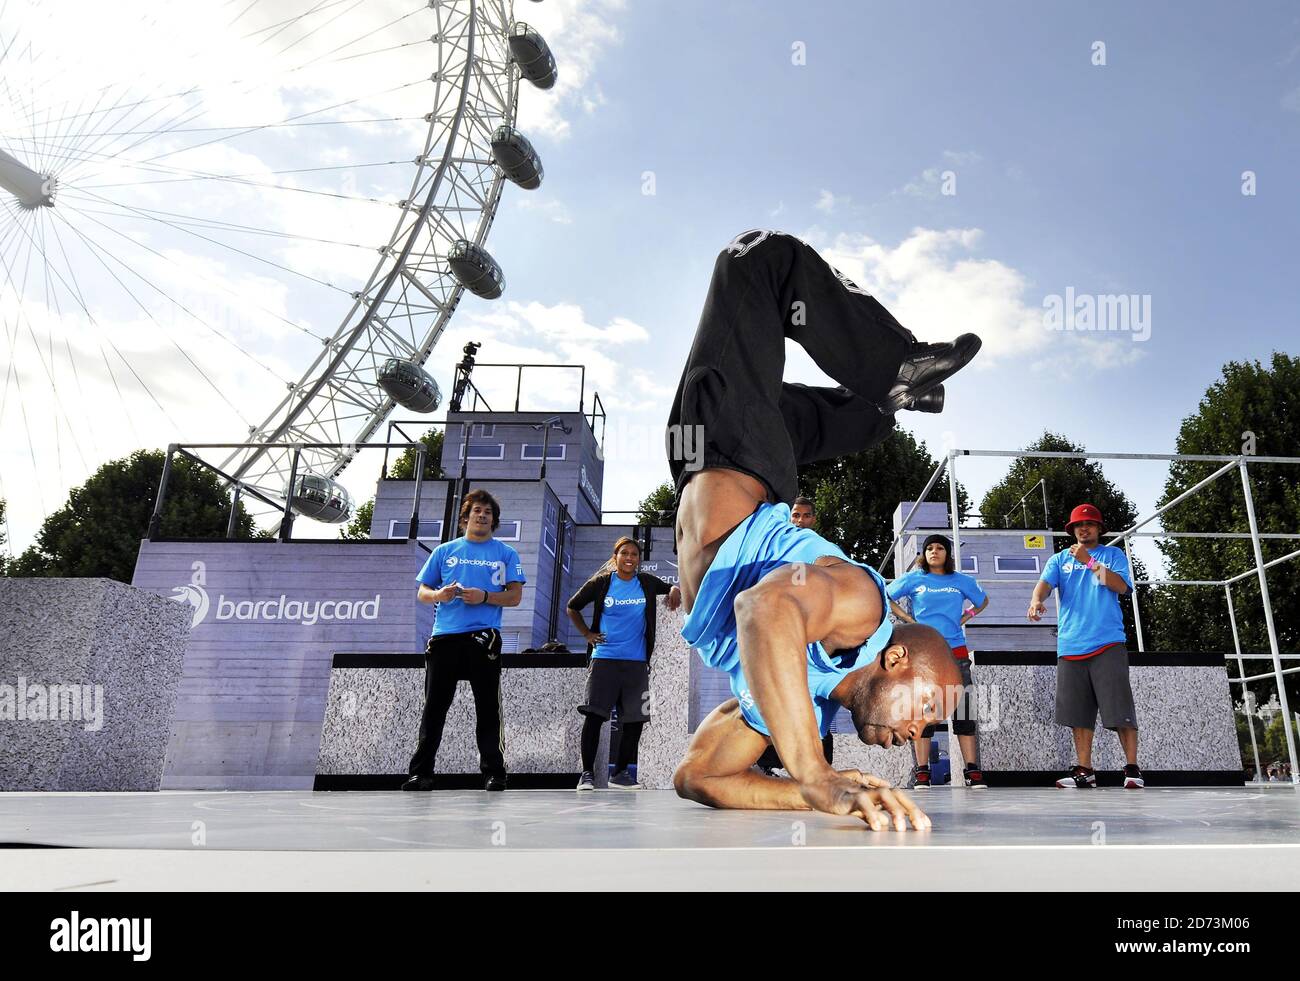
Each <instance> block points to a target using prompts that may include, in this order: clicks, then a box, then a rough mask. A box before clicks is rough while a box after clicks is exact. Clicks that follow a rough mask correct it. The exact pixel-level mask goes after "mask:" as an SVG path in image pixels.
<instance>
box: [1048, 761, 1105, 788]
mask: <svg viewBox="0 0 1300 981" xmlns="http://www.w3.org/2000/svg"><path fill="white" fill-rule="evenodd" d="M1056 785H1057V786H1058V787H1060V788H1061V789H1062V790H1087V789H1089V788H1090V787H1095V786H1097V774H1096V773H1095V772H1094V771H1092V770H1090V769H1089V768H1088V767H1086V766H1076V767H1075V768H1074V769H1073V770H1071V771H1070V772H1069V773H1068V774H1066V775H1065V776H1063V777H1061V779H1060V780H1058V781H1056Z"/></svg>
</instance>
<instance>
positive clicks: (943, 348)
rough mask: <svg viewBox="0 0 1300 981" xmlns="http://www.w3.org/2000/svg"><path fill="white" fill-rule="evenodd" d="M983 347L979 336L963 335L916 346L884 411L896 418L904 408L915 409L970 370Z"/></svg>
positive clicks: (905, 363)
mask: <svg viewBox="0 0 1300 981" xmlns="http://www.w3.org/2000/svg"><path fill="white" fill-rule="evenodd" d="M982 344H983V341H981V340H980V339H979V337H977V336H976V335H975V334H962V335H961V336H960V337H958V338H957V339H956V340H955V341H951V342H945V343H941V344H914V345H912V349H911V350H910V351H909V352H908V353H907V358H906V359H905V360H904V361H903V364H902V366H901V367H900V368H899V369H898V378H897V380H896V381H895V382H894V387H893V388H891V389H890V390H889V396H888V397H887V398H886V399H885V402H884V404H882V405H881V406H880V411H881V412H883V413H884V414H885V415H893V414H894V413H895V412H898V411H899V410H900V409H910V408H913V406H915V405H917V404H918V403H920V402H921V400H922V399H923V398H924V396H926V395H927V394H929V393H930V392H933V391H934V390H935V389H936V388H938V387H939V386H940V385H942V384H943V383H944V381H946V380H947V379H948V378H950V377H952V376H953V375H955V374H956V373H957V372H959V371H960V370H961V369H962V368H964V367H966V365H967V364H969V363H970V360H971V359H972V358H973V357H975V355H976V354H978V353H979V349H980V345H982ZM922 404H923V403H922ZM941 407H942V406H941ZM922 411H926V410H924V409H923V410H922ZM929 411H934V410H933V409H931V410H929Z"/></svg>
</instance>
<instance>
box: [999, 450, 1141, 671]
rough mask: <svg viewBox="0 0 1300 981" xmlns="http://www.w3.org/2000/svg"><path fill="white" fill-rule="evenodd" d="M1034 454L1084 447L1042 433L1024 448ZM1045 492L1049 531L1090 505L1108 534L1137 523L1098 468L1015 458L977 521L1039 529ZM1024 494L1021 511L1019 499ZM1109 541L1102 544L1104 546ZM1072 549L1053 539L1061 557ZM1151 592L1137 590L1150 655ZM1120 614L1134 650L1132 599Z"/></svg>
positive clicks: (1137, 571)
mask: <svg viewBox="0 0 1300 981" xmlns="http://www.w3.org/2000/svg"><path fill="white" fill-rule="evenodd" d="M1025 450H1026V451H1027V452H1034V453H1083V452H1086V449H1085V447H1084V446H1083V444H1082V443H1074V442H1072V441H1071V440H1069V439H1067V438H1066V437H1065V436H1062V435H1060V434H1058V433H1051V432H1044V433H1043V435H1042V436H1040V437H1038V439H1036V440H1034V441H1033V442H1032V443H1030V444H1029V445H1028V446H1026V447H1025ZM1040 480H1041V481H1043V484H1044V485H1045V487H1046V490H1047V522H1048V524H1047V527H1048V528H1049V529H1051V530H1052V531H1061V532H1063V531H1064V530H1065V523H1066V522H1067V521H1069V520H1070V512H1071V511H1072V510H1074V508H1075V506H1076V505H1078V504H1093V505H1096V507H1097V508H1098V509H1099V510H1100V511H1101V514H1102V517H1103V518H1104V519H1105V522H1106V529H1107V531H1120V530H1121V529H1124V528H1127V527H1129V526H1130V525H1132V524H1134V523H1135V522H1136V521H1137V508H1135V507H1134V506H1133V503H1132V502H1131V501H1130V500H1129V499H1128V497H1127V495H1125V493H1124V492H1123V491H1122V490H1120V489H1119V488H1117V487H1116V486H1115V485H1114V484H1112V483H1111V482H1110V481H1109V480H1107V479H1106V474H1105V473H1104V472H1103V471H1102V468H1101V464H1099V463H1096V462H1094V461H1092V460H1079V459H1070V458H1059V457H1058V458H1053V457H1017V458H1016V460H1015V461H1014V462H1013V463H1012V464H1011V466H1010V468H1008V470H1007V475H1006V476H1005V477H1003V478H1002V479H1001V480H1000V481H998V482H997V483H996V484H994V485H993V486H992V487H990V488H989V490H988V492H987V493H986V494H985V495H984V499H983V500H982V501H981V502H980V516H981V518H982V519H983V522H984V526H985V527H986V528H1015V529H1040V528H1042V525H1043V497H1042V493H1043V490H1042V488H1041V487H1040V488H1038V489H1034V487H1035V485H1036V484H1038V482H1039V481H1040ZM1026 493H1028V495H1029V496H1028V497H1026V498H1025V500H1024V505H1023V507H1022V505H1021V503H1019V502H1020V499H1021V498H1022V497H1024V495H1025V494H1026ZM1106 540H1107V539H1105V538H1103V539H1102V541H1103V542H1104V541H1106ZM1072 544H1074V542H1073V540H1072V539H1068V538H1054V539H1053V540H1052V550H1053V551H1056V552H1059V551H1060V550H1061V549H1064V548H1069V547H1070V546H1071V545H1072ZM1132 572H1133V578H1134V579H1146V578H1147V570H1146V566H1145V564H1144V563H1143V562H1142V560H1141V559H1139V558H1135V559H1134V560H1133V570H1132ZM1152 596H1153V591H1152V589H1151V587H1149V586H1138V587H1137V598H1138V604H1139V606H1140V608H1141V610H1142V636H1143V639H1144V641H1145V642H1146V646H1147V647H1148V649H1150V648H1151V646H1152V643H1151V638H1152V637H1154V636H1156V634H1157V631H1156V622H1155V616H1154V611H1153V610H1152V609H1151V598H1152ZM1028 602H1029V589H1028V588H1026V590H1025V603H1026V605H1028ZM1120 608H1121V609H1122V610H1123V612H1124V629H1125V633H1126V634H1127V637H1128V643H1129V646H1130V647H1133V648H1136V646H1137V628H1136V621H1135V619H1134V616H1133V602H1132V599H1131V597H1128V596H1124V597H1121V598H1120Z"/></svg>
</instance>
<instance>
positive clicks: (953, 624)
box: [888, 569, 988, 648]
mask: <svg viewBox="0 0 1300 981" xmlns="http://www.w3.org/2000/svg"><path fill="white" fill-rule="evenodd" d="M888 592H889V598H890V599H891V600H895V601H897V600H900V599H903V598H904V597H910V598H911V600H912V618H913V619H914V620H916V621H917V622H918V623H924V624H925V625H926V626H928V627H933V628H934V629H935V630H937V631H939V633H941V634H943V639H944V640H946V641H947V642H948V646H949V647H953V648H956V647H965V646H966V631H965V630H963V629H962V625H961V615H962V611H963V610H964V609H965V608H966V601H967V600H970V601H971V603H973V604H974V605H975V606H979V605H980V604H981V603H983V602H984V601H985V600H986V599H987V598H988V596H987V594H985V592H984V590H983V589H981V588H980V584H979V583H977V582H976V581H975V580H974V579H972V578H971V577H970V576H968V575H966V574H965V573H962V572H950V573H946V574H940V575H936V574H935V573H933V572H926V571H924V570H922V569H913V570H912V571H911V572H908V573H906V574H905V575H902V576H899V577H898V578H897V579H895V580H894V581H893V582H891V583H890V584H889V588H888Z"/></svg>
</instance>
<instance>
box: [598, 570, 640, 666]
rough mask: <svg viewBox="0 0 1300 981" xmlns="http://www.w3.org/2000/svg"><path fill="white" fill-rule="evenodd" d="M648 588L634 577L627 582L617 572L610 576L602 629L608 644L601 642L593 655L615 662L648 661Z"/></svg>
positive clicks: (601, 622) (603, 609)
mask: <svg viewBox="0 0 1300 981" xmlns="http://www.w3.org/2000/svg"><path fill="white" fill-rule="evenodd" d="M645 603H646V599H645V590H643V589H642V588H641V580H640V579H638V578H637V577H636V576H633V577H632V578H631V579H630V580H629V581H627V582H624V581H623V580H622V579H620V578H619V575H618V573H617V572H615V573H614V574H613V575H611V576H610V577H609V592H608V593H606V594H605V605H604V607H603V608H602V610H601V613H600V632H601V633H603V634H604V635H605V643H603V644H597V645H596V646H595V649H594V650H592V652H591V656H592V657H604V658H609V659H610V660H613V661H644V660H645Z"/></svg>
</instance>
